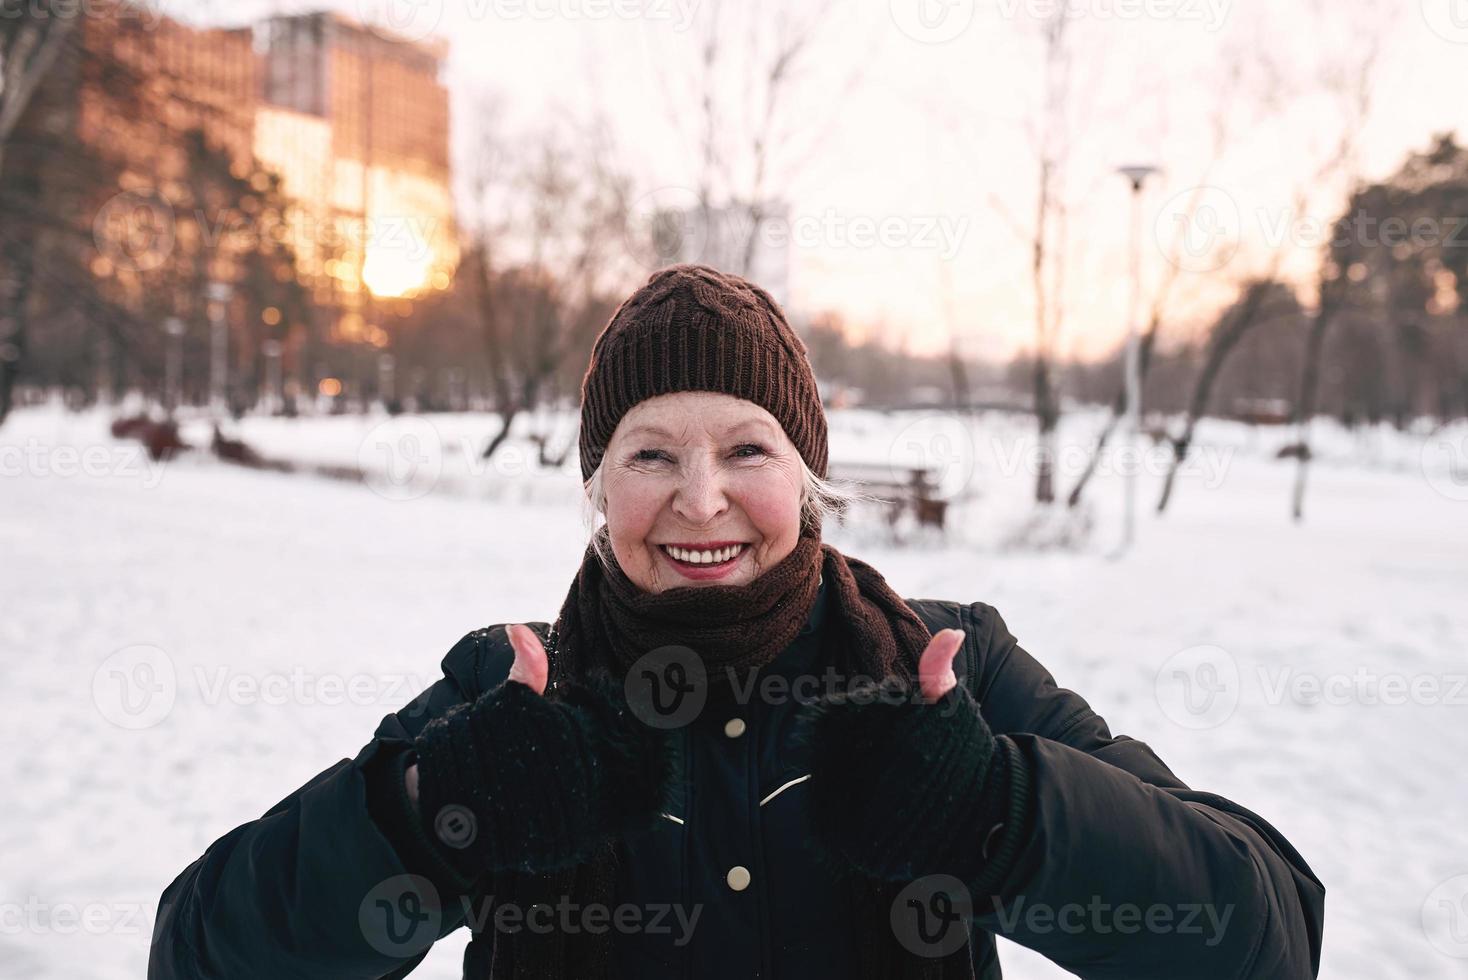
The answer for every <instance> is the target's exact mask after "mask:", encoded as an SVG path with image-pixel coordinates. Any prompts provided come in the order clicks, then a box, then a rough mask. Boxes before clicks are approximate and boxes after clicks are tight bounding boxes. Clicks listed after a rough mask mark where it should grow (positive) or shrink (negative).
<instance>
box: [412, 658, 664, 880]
mask: <svg viewBox="0 0 1468 980" xmlns="http://www.w3.org/2000/svg"><path fill="white" fill-rule="evenodd" d="M671 744H672V743H671V736H670V734H669V733H668V732H667V731H666V730H660V729H655V728H652V727H650V726H648V725H646V724H644V723H643V722H642V721H641V720H639V719H638V718H637V717H636V716H635V715H634V714H633V713H632V711H631V710H630V708H628V706H627V703H626V700H625V698H624V697H623V696H622V691H621V687H620V685H617V684H615V683H614V682H612V681H610V680H607V679H605V678H602V679H599V680H588V681H582V682H571V683H568V684H564V685H562V686H561V687H560V688H558V689H557V694H556V696H555V697H553V698H546V697H542V696H540V695H538V694H536V693H535V692H534V691H532V690H531V689H530V688H529V687H526V686H525V685H524V684H520V683H518V682H515V681H505V682H504V683H502V684H500V685H499V686H498V687H496V688H495V689H494V690H492V691H489V692H487V693H485V694H484V695H482V696H481V697H480V698H479V699H478V700H476V701H474V702H472V703H468V704H463V705H459V706H456V707H455V708H453V709H451V710H449V711H448V712H446V713H445V714H444V715H443V716H442V717H439V718H435V719H434V720H433V721H431V722H430V723H429V724H427V725H426V726H424V728H423V731H422V732H421V733H420V734H419V736H418V738H417V739H416V740H415V741H414V743H413V747H414V750H415V751H416V753H417V758H418V802H419V814H420V819H421V820H422V822H423V824H424V825H426V827H427V829H428V831H429V833H431V834H432V835H433V836H434V837H435V838H436V840H437V842H438V843H440V844H441V845H443V848H444V849H447V850H448V851H450V852H452V853H453V854H455V855H457V857H458V860H457V861H456V862H455V863H456V864H458V865H459V866H460V868H461V869H466V870H470V871H471V873H478V872H481V871H497V870H501V869H516V870H521V871H551V870H556V869H559V868H564V867H569V866H571V865H574V864H577V863H579V862H580V861H581V860H583V859H585V858H586V857H587V856H588V855H589V854H590V853H591V851H592V849H593V848H594V847H595V846H596V845H597V844H599V843H601V842H604V841H605V840H607V839H608V838H611V837H616V836H620V835H622V834H626V833H628V832H631V831H633V830H636V829H640V828H643V827H646V826H649V825H651V823H652V822H653V821H654V820H656V818H657V815H658V813H659V812H660V811H661V810H662V809H663V797H664V794H665V793H666V791H667V788H668V782H669V776H670V773H671V766H672V761H671V760H672V755H671Z"/></svg>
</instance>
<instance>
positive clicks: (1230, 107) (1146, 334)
mask: <svg viewBox="0 0 1468 980" xmlns="http://www.w3.org/2000/svg"><path fill="white" fill-rule="evenodd" d="M1222 75H1223V78H1224V83H1223V84H1222V85H1221V86H1220V87H1219V93H1220V97H1219V101H1218V102H1217V104H1216V106H1215V108H1214V111H1213V113H1212V116H1211V119H1210V127H1209V130H1210V133H1209V135H1210V142H1209V146H1210V151H1209V155H1208V159H1207V162H1206V163H1205V164H1204V166H1203V168H1202V170H1201V171H1199V174H1198V179H1197V180H1196V181H1194V183H1193V189H1192V191H1191V193H1190V194H1189V195H1188V199H1187V201H1186V202H1185V203H1184V205H1183V208H1182V212H1181V217H1182V219H1183V220H1181V221H1179V222H1176V223H1175V224H1174V225H1173V230H1172V236H1171V238H1169V239H1168V244H1167V252H1166V253H1165V254H1166V261H1165V264H1164V266H1163V272H1162V277H1161V278H1160V279H1159V280H1158V282H1157V285H1156V288H1155V291H1154V292H1153V294H1152V299H1151V302H1150V305H1149V310H1148V314H1147V326H1146V327H1145V328H1144V329H1143V331H1142V336H1141V337H1140V338H1139V340H1138V345H1137V353H1138V366H1139V373H1140V375H1141V379H1142V381H1143V382H1145V381H1146V379H1147V370H1148V369H1149V368H1150V367H1151V366H1152V351H1153V348H1154V347H1156V344H1157V333H1158V331H1159V330H1160V329H1161V327H1162V324H1163V321H1164V319H1165V317H1166V313H1167V309H1168V303H1169V301H1170V300H1171V298H1172V295H1173V288H1174V286H1175V285H1176V284H1177V280H1178V274H1179V273H1180V272H1181V271H1182V269H1183V261H1182V250H1183V246H1184V241H1185V237H1186V231H1187V228H1188V227H1189V226H1190V225H1191V224H1192V223H1193V222H1194V221H1195V220H1196V218H1197V214H1198V208H1199V207H1200V206H1201V205H1202V203H1203V201H1204V200H1205V198H1206V196H1207V194H1206V192H1207V190H1208V182H1209V181H1210V180H1211V179H1212V177H1213V173H1214V171H1215V169H1216V168H1217V167H1218V164H1219V163H1220V162H1221V161H1222V159H1223V157H1224V153H1225V151H1226V150H1227V148H1228V146H1229V142H1230V135H1231V132H1232V131H1231V128H1230V125H1229V122H1230V119H1231V117H1232V115H1233V113H1234V109H1235V106H1236V103H1237V100H1238V97H1239V94H1240V89H1241V83H1242V80H1243V77H1244V65H1243V62H1242V61H1241V60H1240V59H1238V58H1232V59H1230V60H1229V61H1228V63H1227V64H1226V65H1225V68H1224V71H1223V73H1222ZM1125 413H1126V386H1125V383H1124V382H1123V383H1122V384H1120V385H1118V386H1117V390H1116V395H1115V396H1114V397H1113V398H1112V401H1111V414H1110V415H1109V416H1108V417H1107V419H1106V422H1105V424H1104V425H1103V426H1102V428H1101V432H1100V434H1099V435H1098V436H1097V437H1096V445H1095V447H1094V448H1093V449H1092V451H1091V456H1090V458H1089V459H1088V460H1087V461H1086V466H1085V468H1084V469H1083V470H1082V471H1081V475H1080V476H1079V477H1078V478H1077V479H1076V483H1075V486H1074V487H1072V488H1071V491H1070V495H1069V496H1068V497H1067V498H1066V506H1068V507H1075V506H1077V505H1079V504H1080V502H1081V497H1082V495H1083V494H1084V493H1085V491H1086V487H1087V486H1088V485H1089V484H1090V482H1091V478H1092V477H1093V476H1094V475H1095V473H1096V468H1097V466H1098V465H1099V464H1100V462H1101V457H1102V454H1103V453H1105V451H1106V446H1107V443H1109V442H1110V441H1111V437H1112V435H1114V434H1115V432H1116V427H1117V425H1118V424H1120V422H1121V420H1122V418H1123V417H1124V416H1125Z"/></svg>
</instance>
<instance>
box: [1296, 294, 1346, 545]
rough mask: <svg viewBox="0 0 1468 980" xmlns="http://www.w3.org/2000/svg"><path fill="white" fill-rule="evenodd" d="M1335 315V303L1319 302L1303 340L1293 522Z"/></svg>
mask: <svg viewBox="0 0 1468 980" xmlns="http://www.w3.org/2000/svg"><path fill="white" fill-rule="evenodd" d="M1335 313H1336V307H1335V304H1333V303H1327V302H1324V301H1322V302H1321V304H1320V308H1319V309H1317V310H1316V311H1315V319H1314V320H1312V321H1311V323H1310V333H1309V335H1308V336H1307V337H1306V338H1305V362H1304V364H1303V365H1302V366H1301V369H1300V392H1299V397H1298V398H1297V399H1296V401H1295V410H1294V412H1293V415H1294V418H1293V419H1292V421H1293V422H1294V424H1295V427H1296V430H1297V431H1298V432H1299V439H1298V440H1297V446H1298V448H1299V455H1298V456H1297V457H1296V460H1295V488H1294V493H1293V496H1292V502H1291V506H1290V510H1291V515H1292V516H1293V517H1294V519H1295V522H1296V523H1299V522H1300V521H1302V520H1304V517H1305V481H1306V478H1307V476H1308V475H1309V473H1308V471H1309V467H1310V419H1311V417H1312V416H1313V415H1314V414H1315V393H1316V389H1317V388H1318V387H1319V384H1320V360H1321V353H1322V351H1324V349H1325V334H1326V331H1327V330H1328V329H1329V328H1330V324H1331V321H1332V320H1334V319H1335Z"/></svg>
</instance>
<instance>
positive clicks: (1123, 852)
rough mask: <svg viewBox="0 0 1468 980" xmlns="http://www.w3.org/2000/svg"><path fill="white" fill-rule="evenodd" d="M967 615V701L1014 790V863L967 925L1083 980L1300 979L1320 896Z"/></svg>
mask: <svg viewBox="0 0 1468 980" xmlns="http://www.w3.org/2000/svg"><path fill="white" fill-rule="evenodd" d="M967 612H968V613H969V615H970V616H971V617H972V620H973V622H971V623H969V624H965V625H967V626H968V627H969V628H971V629H974V630H976V631H977V633H978V636H979V639H980V642H979V643H978V650H979V657H978V662H977V664H976V665H975V668H974V669H975V673H974V675H973V677H972V678H971V680H972V682H973V685H974V686H973V688H972V690H974V693H975V697H976V698H977V699H978V701H979V703H980V705H981V706H982V711H983V714H984V716H985V718H986V720H987V721H988V722H989V724H990V726H991V728H992V730H993V731H994V732H995V734H996V735H998V736H1002V739H1001V740H1003V739H1007V740H1009V741H1011V742H1012V745H1013V747H1014V748H1015V749H1017V753H1016V754H1017V756H1018V759H1019V761H1020V763H1021V764H1022V765H1023V767H1024V769H1025V771H1026V775H1027V777H1028V778H1027V779H1025V780H1021V783H1026V784H1027V786H1028V788H1027V790H1026V792H1027V794H1028V798H1027V799H1026V800H1025V801H1024V802H1023V806H1022V807H1021V809H1023V810H1024V811H1025V812H1026V819H1025V820H1023V821H1022V822H1021V823H1020V824H1018V825H1017V826H1016V827H1014V828H1012V830H1013V831H1014V832H1015V833H1016V839H1015V840H1013V841H1011V842H1009V843H1010V844H1011V846H1013V847H1014V848H1015V849H1016V852H1017V856H1016V857H1015V859H1014V861H1013V862H1012V863H1011V864H1010V865H1009V868H1010V870H1009V872H1008V874H1007V875H1006V876H1005V877H1004V880H1003V881H1002V882H1001V883H1000V884H999V885H998V886H996V887H995V888H994V889H992V891H991V893H990V894H985V895H975V896H974V898H975V911H976V913H977V915H976V922H977V923H978V924H979V925H981V926H983V927H984V928H986V929H989V930H990V931H992V932H995V933H997V934H999V935H1003V936H1005V937H1007V938H1009V939H1011V940H1013V941H1015V942H1017V943H1020V944H1022V945H1024V946H1027V947H1029V948H1030V949H1033V950H1035V951H1036V952H1039V953H1041V954H1043V955H1044V956H1046V957H1047V958H1049V959H1050V960H1052V961H1053V962H1055V963H1056V964H1058V965H1059V966H1061V967H1064V968H1065V969H1067V970H1069V971H1071V972H1073V973H1075V974H1077V975H1078V976H1081V977H1083V978H1086V980H1102V978H1123V977H1124V978H1128V980H1146V978H1152V977H1155V978H1159V980H1160V978H1173V977H1177V976H1182V975H1186V976H1188V977H1190V978H1195V980H1211V978H1218V980H1245V978H1251V977H1260V978H1270V980H1303V978H1307V977H1315V976H1316V975H1317V973H1318V971H1319V968H1320V947H1321V934H1322V929H1323V925H1324V910H1325V888H1324V886H1323V885H1322V884H1321V882H1320V880H1319V879H1318V878H1316V877H1315V874H1314V873H1313V872H1312V871H1311V870H1310V867H1309V865H1307V864H1306V863H1305V861H1304V859H1303V858H1301V856H1300V855H1299V853H1298V852H1297V851H1296V850H1295V849H1294V848H1293V847H1292V846H1291V845H1290V843H1289V842H1288V841H1287V840H1285V838H1284V837H1283V836H1282V835H1281V834H1280V833H1279V832H1278V831H1277V830H1275V829H1274V828H1273V827H1271V826H1270V825H1269V824H1268V823H1267V822H1266V821H1265V820H1264V819H1263V818H1262V817H1260V816H1259V815H1258V814H1255V813H1253V812H1251V811H1249V810H1247V809H1245V808H1244V807H1242V806H1239V805H1238V804H1236V803H1233V802H1232V801H1230V800H1226V799H1224V798H1223V797H1221V796H1218V795H1215V794H1213V793H1206V792H1201V791H1197V790H1193V789H1190V788H1189V787H1188V786H1186V785H1185V784H1184V783H1183V782H1182V781H1181V780H1179V779H1178V778H1177V777H1176V776H1175V775H1173V773H1172V771H1171V770H1169V769H1168V767H1167V766H1166V765H1164V764H1163V762H1162V760H1161V759H1159V758H1158V757H1157V755H1156V754H1155V753H1154V752H1153V751H1152V749H1151V748H1150V747H1148V746H1147V745H1146V744H1145V743H1143V742H1140V741H1137V740H1136V739H1132V738H1128V737H1127V736H1125V735H1116V736H1113V735H1112V734H1111V732H1110V731H1109V730H1108V729H1107V726H1106V722H1105V721H1104V720H1103V719H1102V718H1101V717H1100V716H1099V715H1097V714H1096V713H1095V712H1094V711H1092V710H1091V707H1090V705H1088V704H1087V703H1086V701H1085V700H1084V699H1083V698H1082V697H1081V696H1080V695H1078V694H1076V693H1075V692H1073V691H1069V690H1066V689H1065V688H1061V687H1057V686H1056V684H1055V681H1054V678H1053V677H1052V676H1051V675H1050V673H1049V671H1047V670H1046V669H1045V668H1044V667H1042V666H1041V665H1040V664H1039V663H1038V662H1037V661H1036V660H1035V659H1034V658H1033V657H1032V656H1030V655H1029V654H1028V653H1027V652H1026V651H1025V650H1024V649H1023V648H1022V647H1020V646H1019V644H1018V642H1017V641H1016V640H1015V638H1014V636H1013V635H1012V634H1011V633H1010V632H1009V630H1008V629H1007V628H1006V626H1005V624H1004V620H1003V619H1002V618H1001V617H1000V616H999V614H998V612H997V611H995V610H994V609H993V607H991V606H987V605H985V604H983V603H974V604H973V605H972V606H970V607H969V609H968V610H967Z"/></svg>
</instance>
